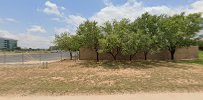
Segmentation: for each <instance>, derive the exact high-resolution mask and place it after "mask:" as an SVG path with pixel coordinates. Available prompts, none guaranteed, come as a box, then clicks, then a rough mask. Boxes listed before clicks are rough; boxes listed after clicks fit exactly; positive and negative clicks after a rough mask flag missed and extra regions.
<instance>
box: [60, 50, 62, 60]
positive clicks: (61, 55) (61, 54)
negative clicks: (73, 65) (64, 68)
mask: <svg viewBox="0 0 203 100" xmlns="http://www.w3.org/2000/svg"><path fill="white" fill-rule="evenodd" d="M60 54H61V61H62V60H63V55H62V51H61V53H60Z"/></svg>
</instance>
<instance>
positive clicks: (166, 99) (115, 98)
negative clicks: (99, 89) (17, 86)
mask: <svg viewBox="0 0 203 100" xmlns="http://www.w3.org/2000/svg"><path fill="white" fill-rule="evenodd" d="M202 99H203V93H161V94H133V95H126V94H125V95H99V96H98V95H97V96H26V97H0V100H202Z"/></svg>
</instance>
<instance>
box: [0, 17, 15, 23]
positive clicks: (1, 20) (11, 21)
mask: <svg viewBox="0 0 203 100" xmlns="http://www.w3.org/2000/svg"><path fill="white" fill-rule="evenodd" d="M16 22H18V21H17V20H15V19H13V18H0V23H16Z"/></svg>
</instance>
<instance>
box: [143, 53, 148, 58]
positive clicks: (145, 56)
mask: <svg viewBox="0 0 203 100" xmlns="http://www.w3.org/2000/svg"><path fill="white" fill-rule="evenodd" d="M147 55H148V52H144V60H147Z"/></svg>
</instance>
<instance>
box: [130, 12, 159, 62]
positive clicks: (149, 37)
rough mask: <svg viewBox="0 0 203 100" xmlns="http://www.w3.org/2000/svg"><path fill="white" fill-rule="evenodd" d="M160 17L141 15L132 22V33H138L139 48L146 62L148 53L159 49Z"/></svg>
mask: <svg viewBox="0 0 203 100" xmlns="http://www.w3.org/2000/svg"><path fill="white" fill-rule="evenodd" d="M160 19H161V16H157V15H150V14H149V13H147V12H146V13H144V14H142V16H141V17H138V18H137V20H135V21H134V22H133V25H134V28H133V29H132V30H133V31H134V32H138V31H139V33H140V34H141V35H140V41H141V42H140V43H141V44H140V45H141V46H140V48H141V51H142V52H143V53H144V58H145V60H147V55H148V54H149V53H154V52H158V51H159V49H160V41H159V21H160Z"/></svg>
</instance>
